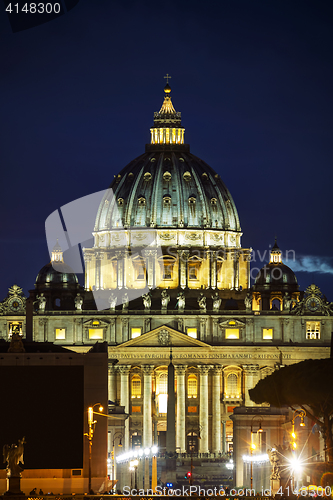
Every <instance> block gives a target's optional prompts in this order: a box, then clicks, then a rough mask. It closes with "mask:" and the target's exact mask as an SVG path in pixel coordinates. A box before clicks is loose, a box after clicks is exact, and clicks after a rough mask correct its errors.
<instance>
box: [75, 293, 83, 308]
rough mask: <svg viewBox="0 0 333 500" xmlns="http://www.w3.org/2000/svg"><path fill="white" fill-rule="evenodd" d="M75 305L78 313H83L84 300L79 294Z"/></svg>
mask: <svg viewBox="0 0 333 500" xmlns="http://www.w3.org/2000/svg"><path fill="white" fill-rule="evenodd" d="M74 303H75V309H76V310H77V311H82V304H83V298H82V297H81V295H80V294H79V293H78V294H77V295H76V297H75V299H74Z"/></svg>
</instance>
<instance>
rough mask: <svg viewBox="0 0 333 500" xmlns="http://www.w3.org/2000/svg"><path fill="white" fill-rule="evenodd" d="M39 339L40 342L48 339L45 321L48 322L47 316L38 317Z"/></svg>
mask: <svg viewBox="0 0 333 500" xmlns="http://www.w3.org/2000/svg"><path fill="white" fill-rule="evenodd" d="M38 323H39V332H40V333H39V339H40V341H41V342H47V341H48V328H47V323H48V318H39V322H38Z"/></svg>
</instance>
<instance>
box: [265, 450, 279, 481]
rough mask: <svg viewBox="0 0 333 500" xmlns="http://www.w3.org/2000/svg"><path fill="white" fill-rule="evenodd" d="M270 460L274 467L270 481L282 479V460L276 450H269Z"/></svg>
mask: <svg viewBox="0 0 333 500" xmlns="http://www.w3.org/2000/svg"><path fill="white" fill-rule="evenodd" d="M267 454H268V458H269V461H270V463H271V466H272V472H271V475H270V479H271V480H274V479H280V460H279V457H278V454H277V451H276V449H275V448H271V449H269V450H267Z"/></svg>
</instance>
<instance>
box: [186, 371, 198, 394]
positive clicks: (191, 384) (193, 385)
mask: <svg viewBox="0 0 333 500" xmlns="http://www.w3.org/2000/svg"><path fill="white" fill-rule="evenodd" d="M187 396H188V397H189V398H197V397H198V379H197V376H196V375H193V373H192V374H191V375H189V376H188V379H187Z"/></svg>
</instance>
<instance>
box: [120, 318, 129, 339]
mask: <svg viewBox="0 0 333 500" xmlns="http://www.w3.org/2000/svg"><path fill="white" fill-rule="evenodd" d="M120 320H121V323H122V330H123V331H122V337H123V342H126V341H127V340H128V339H129V335H128V325H129V319H128V318H120Z"/></svg>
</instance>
